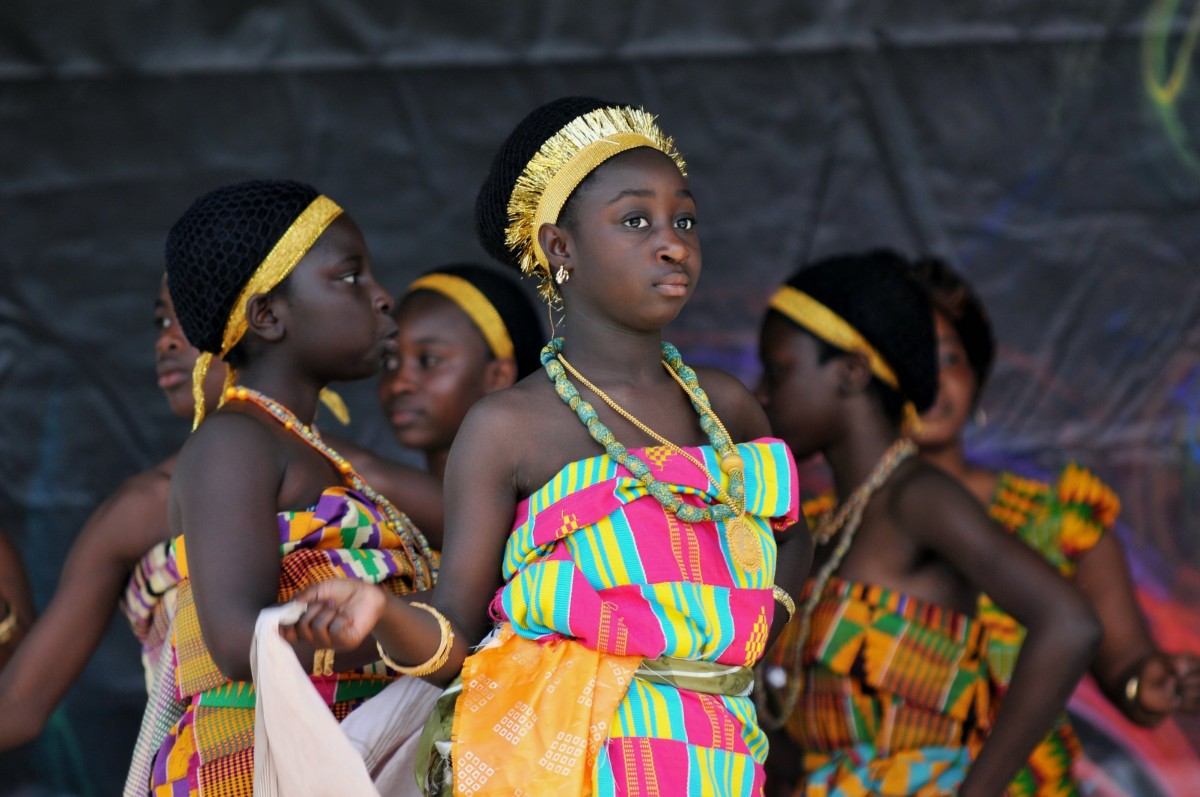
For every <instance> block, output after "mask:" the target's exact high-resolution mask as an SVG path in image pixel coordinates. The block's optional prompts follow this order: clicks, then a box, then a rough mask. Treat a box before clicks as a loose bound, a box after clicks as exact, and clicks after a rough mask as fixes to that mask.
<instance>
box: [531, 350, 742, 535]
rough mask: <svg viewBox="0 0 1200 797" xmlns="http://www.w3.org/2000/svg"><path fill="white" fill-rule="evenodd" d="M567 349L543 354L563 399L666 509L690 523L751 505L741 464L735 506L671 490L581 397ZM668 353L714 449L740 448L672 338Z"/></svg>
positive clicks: (734, 481) (732, 485) (732, 477)
mask: <svg viewBox="0 0 1200 797" xmlns="http://www.w3.org/2000/svg"><path fill="white" fill-rule="evenodd" d="M562 349H563V339H562V338H554V339H553V340H551V341H550V342H549V343H547V344H546V346H545V348H543V349H542V354H541V360H542V366H543V367H544V368H545V369H546V373H547V374H548V375H549V377H550V378H551V379H552V380H553V381H554V390H555V392H556V393H558V397H559V398H561V399H562V400H563V403H564V404H566V405H567V406H568V407H570V408H571V409H572V410H574V411H575V414H576V415H578V416H579V420H581V421H582V422H583V425H584V426H586V427H587V430H588V434H590V435H591V436H592V439H593V440H595V441H596V442H597V443H599V444H600V445H602V446H604V450H605V451H606V452H607V453H608V455H609V456H610V457H612V458H613V459H614V460H616V461H617V462H619V463H621V465H623V466H624V467H625V469H626V470H628V471H629V472H630V473H632V474H633V476H634V478H635V479H637V480H638V481H639V482H640V483H641V484H642V486H644V487H645V488H646V490H647V491H649V493H650V494H651V495H652V496H654V500H656V501H658V503H660V504H661V505H662V506H663V508H664V509H666V510H667V511H668V512H670V513H671V514H673V515H675V516H676V517H678V518H679V519H680V520H682V521H684V522H685V523H702V522H705V521H726V520H730V519H731V518H734V517H737V515H738V513H737V511H736V510H735V509H734V507H735V506H745V495H746V477H745V474H744V473H743V471H742V469H741V468H738V469H736V470H734V471H733V472H732V473H730V474H729V491H728V492H729V497H730V499H731V501H730V504H732V506H731V505H730V504H726V503H724V502H721V503H718V504H713V505H710V506H705V507H703V508H701V507H698V506H693V505H692V504H686V503H684V502H683V499H681V498H680V497H679V496H678V495H677V494H676V493H675V492H674V491H673V490H671V488H670V487H668V486H667V485H665V484H663V483H662V482H660V481H658V480H657V479H655V478H654V476H653V474H652V473H651V472H650V467H649V466H648V465H647V464H646V463H645V462H643V461H642V460H640V459H638V458H637V457H635V456H634V455H633V454H630V453H629V451H628V449H626V448H625V446H624V445H622V444H621V442H620V441H619V440H617V438H616V437H615V436H614V435H613V433H612V431H611V430H609V428H608V427H607V426H605V425H604V424H603V423H602V422H601V420H600V417H599V416H598V415H597V414H596V408H595V407H593V406H592V405H591V404H589V403H588V402H587V401H585V400H584V399H583V397H582V396H580V395H579V391H578V390H576V389H575V386H574V385H573V384H571V380H570V379H569V378H567V373H566V370H565V369H564V368H563V366H562V363H561V362H559V359H558V357H559V354H561V353H562ZM662 353H663V362H664V364H665V365H666V366H667V367H669V368H670V369H671V370H673V371H674V372H675V373H676V374H678V375H679V377H680V378H681V379H682V380H683V383H684V385H685V386H686V392H687V394H688V399H689V400H690V401H691V403H692V406H693V407H694V408H695V409H696V412H697V414H699V416H700V428H701V429H703V430H704V433H705V434H707V435H708V440H709V442H710V443H711V444H712V447H713V448H714V449H716V450H717V451H729V450H731V449H734V445H733V441H732V440H730V439H729V435H728V434H727V433H726V432H725V430H724V429H723V428H721V426H720V424H719V423H717V421H716V413H714V412H713V408H712V404H711V402H709V400H708V395H707V394H705V392H704V390H703V389H702V388H701V387H700V380H698V379H697V378H696V372H695V371H693V370H692V369H691V368H689V367H688V366H687V365H685V364H684V362H683V357H682V356H681V355H680V354H679V350H678V349H676V348H675V347H674V346H672V345H671V344H670V343H667V342H666V341H663V344H662Z"/></svg>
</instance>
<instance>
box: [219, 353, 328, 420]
mask: <svg viewBox="0 0 1200 797" xmlns="http://www.w3.org/2000/svg"><path fill="white" fill-rule="evenodd" d="M237 381H238V384H239V385H242V386H244V387H248V388H250V389H251V390H257V391H258V392H259V393H262V394H263V395H265V396H266V397H267V398H269V399H273V400H275V401H277V402H279V403H280V404H282V405H283V406H285V407H287V408H288V409H289V410H291V411H292V413H293V414H295V416H296V417H297V418H299V419H300V422H301V423H303V424H305V425H312V422H313V420H314V419H315V418H316V415H317V400H318V396H319V395H320V393H321V387H322V386H321V385H313V384H309V383H307V382H305V381H304V380H301V379H298V378H297V377H296V375H295V374H294V373H290V372H289V373H286V374H285V373H283V372H282V371H281V369H276V368H271V367H270V366H269V364H268V363H262V364H253V365H248V366H247V367H246V368H244V369H242V370H240V371H238V379H237Z"/></svg>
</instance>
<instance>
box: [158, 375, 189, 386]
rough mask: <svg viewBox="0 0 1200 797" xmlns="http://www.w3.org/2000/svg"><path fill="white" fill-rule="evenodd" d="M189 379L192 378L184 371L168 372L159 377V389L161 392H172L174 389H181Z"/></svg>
mask: <svg viewBox="0 0 1200 797" xmlns="http://www.w3.org/2000/svg"><path fill="white" fill-rule="evenodd" d="M189 379H191V377H190V376H189V375H188V374H185V373H184V372H183V371H167V372H166V373H162V374H159V375H158V387H159V389H160V390H170V389H171V388H173V387H179V386H180V385H182V384H183V383H184V382H186V381H188V380H189Z"/></svg>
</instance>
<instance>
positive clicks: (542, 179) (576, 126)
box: [505, 106, 687, 302]
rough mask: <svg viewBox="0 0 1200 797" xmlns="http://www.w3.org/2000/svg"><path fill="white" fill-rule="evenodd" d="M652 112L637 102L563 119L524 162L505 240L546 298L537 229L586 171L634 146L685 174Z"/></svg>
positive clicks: (551, 294) (549, 294)
mask: <svg viewBox="0 0 1200 797" xmlns="http://www.w3.org/2000/svg"><path fill="white" fill-rule="evenodd" d="M654 118H655V117H654V116H653V115H652V114H649V113H647V112H646V111H643V110H641V109H640V108H628V107H624V106H616V107H610V108H598V109H596V110H594V111H591V112H589V113H585V114H583V115H582V116H579V117H576V118H575V119H572V120H571V121H570V122H568V123H567V124H566V125H565V126H564V127H563V128H562V129H561V130H559V131H558V132H557V133H555V134H554V135H552V136H551V137H550V138H548V139H546V141H545V142H544V143H543V144H542V146H541V147H540V148H539V149H538V151H537V154H535V155H534V156H533V158H531V159H530V161H529V163H527V164H525V168H524V169H523V170H522V171H521V174H520V176H519V177H518V178H517V182H516V184H515V185H514V186H513V191H512V196H511V197H509V200H508V227H507V228H506V229H505V243H506V244H507V245H508V247H509V248H510V249H514V250H516V251H517V252H518V254H519V260H518V265H520V267H521V273H522V274H525V275H526V276H532V275H534V274H537V276H538V280H539V285H538V294H539V295H540V296H541V297H542V299H544V300H545V301H546V302H553V301H554V299H555V298H556V296H557V289H556V288H555V286H554V281H553V280H552V279H551V277H550V261H549V260H548V259H547V258H546V253H545V252H543V251H542V246H541V244H540V243H539V242H538V231H539V230H540V229H541V227H542V225H543V224H555V223H557V222H558V216H559V214H560V213H561V212H562V209H563V205H565V204H566V202H567V199H568V198H569V197H570V196H571V192H573V191H574V190H575V189H576V188H577V187H578V186H579V184H580V183H581V182H583V180H584V178H585V177H587V176H588V175H589V174H591V173H592V172H593V171H595V170H596V169H597V168H598V167H599V166H600V164H602V163H604V162H605V161H606V160H608V159H609V158H611V157H613V156H614V155H619V154H621V153H622V152H626V151H628V150H631V149H635V148H637V147H650V148H652V149H656V150H658V151H659V152H661V153H663V154H664V155H666V156H667V157H669V158H670V159H671V160H673V161H674V162H675V165H676V166H677V167H679V171H680V173H681V174H683V175H684V176H687V164H686V163H684V160H683V157H682V156H681V155H680V154H679V151H678V150H676V149H675V142H674V141H673V140H672V139H671V138H670V137H669V136H667V135H665V134H664V133H663V132H662V130H660V129H659V128H658V125H656V124H654Z"/></svg>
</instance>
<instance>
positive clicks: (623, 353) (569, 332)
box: [561, 315, 666, 383]
mask: <svg viewBox="0 0 1200 797" xmlns="http://www.w3.org/2000/svg"><path fill="white" fill-rule="evenodd" d="M561 334H562V337H563V341H564V342H563V355H564V356H565V357H567V359H569V360H570V362H571V364H572V365H574V366H575V367H576V368H578V369H579V370H580V371H583V372H584V373H586V374H587V375H588V378H589V379H591V380H592V381H608V382H611V381H621V382H631V383H638V382H652V381H657V380H659V379H661V378H662V377H664V376H666V374H665V372H664V371H663V368H662V333H661V331H660V330H655V331H654V332H634V331H632V330H628V329H622V328H620V327H617V326H615V325H612V324H601V323H597V322H595V321H593V320H591V319H587V318H585V317H582V316H580V315H577V316H574V317H571V321H570V324H569V326H567V327H566V328H565V329H563V330H562V333H561Z"/></svg>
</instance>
